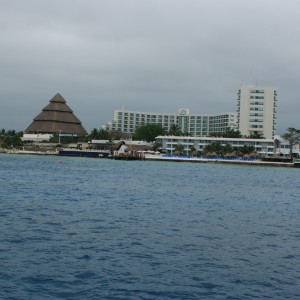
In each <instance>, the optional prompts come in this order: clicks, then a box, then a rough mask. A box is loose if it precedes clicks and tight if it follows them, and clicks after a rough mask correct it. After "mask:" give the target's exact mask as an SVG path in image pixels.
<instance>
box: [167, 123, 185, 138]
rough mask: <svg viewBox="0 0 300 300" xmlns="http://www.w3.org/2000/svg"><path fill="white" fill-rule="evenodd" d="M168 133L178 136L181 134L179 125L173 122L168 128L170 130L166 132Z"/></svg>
mask: <svg viewBox="0 0 300 300" xmlns="http://www.w3.org/2000/svg"><path fill="white" fill-rule="evenodd" d="M168 134H169V135H175V136H179V135H182V132H181V130H180V129H179V126H178V125H177V124H173V125H172V126H171V128H170V131H169V132H168Z"/></svg>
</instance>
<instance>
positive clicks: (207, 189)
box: [0, 154, 300, 300]
mask: <svg viewBox="0 0 300 300" xmlns="http://www.w3.org/2000/svg"><path fill="white" fill-rule="evenodd" d="M299 171H300V169H293V168H279V167H258V166H236V165H219V164H208V163H206V164H202V163H176V162H154V161H153V162H150V161H115V160H108V159H93V158H69V157H56V156H31V155H10V154H0V188H1V190H0V195H1V196H0V205H1V206H0V207H1V209H0V299H22V300H23V299H134V300H135V299H300V217H299V216H300V188H299V184H300V181H299V174H300V173H299Z"/></svg>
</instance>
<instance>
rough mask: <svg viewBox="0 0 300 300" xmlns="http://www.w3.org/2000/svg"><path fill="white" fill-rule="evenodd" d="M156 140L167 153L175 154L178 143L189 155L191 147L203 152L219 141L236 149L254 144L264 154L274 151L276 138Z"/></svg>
mask: <svg viewBox="0 0 300 300" xmlns="http://www.w3.org/2000/svg"><path fill="white" fill-rule="evenodd" d="M156 141H157V142H158V143H160V144H161V149H163V151H164V152H165V153H168V154H173V152H174V151H175V148H176V146H177V145H179V144H181V145H183V147H184V153H185V154H186V155H189V153H190V151H191V150H190V149H191V147H192V146H193V147H195V149H196V150H197V151H199V152H202V151H203V150H204V148H205V146H207V145H210V144H212V143H213V142H218V143H220V145H222V146H225V145H230V146H232V147H233V148H235V149H236V150H238V149H239V148H243V147H244V146H253V147H254V149H255V150H254V151H255V152H257V153H260V154H262V155H272V154H273V153H274V140H272V139H245V138H239V139H237V138H214V137H187V136H158V137H157V138H156Z"/></svg>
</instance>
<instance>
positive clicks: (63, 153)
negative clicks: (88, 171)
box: [58, 149, 111, 158]
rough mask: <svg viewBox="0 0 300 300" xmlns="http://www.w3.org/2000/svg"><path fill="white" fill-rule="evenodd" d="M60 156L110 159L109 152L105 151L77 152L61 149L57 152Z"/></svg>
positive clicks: (75, 150)
mask: <svg viewBox="0 0 300 300" xmlns="http://www.w3.org/2000/svg"><path fill="white" fill-rule="evenodd" d="M58 155H60V156H79V157H94V158H110V157H111V153H110V151H106V150H77V149H61V150H59V151H58Z"/></svg>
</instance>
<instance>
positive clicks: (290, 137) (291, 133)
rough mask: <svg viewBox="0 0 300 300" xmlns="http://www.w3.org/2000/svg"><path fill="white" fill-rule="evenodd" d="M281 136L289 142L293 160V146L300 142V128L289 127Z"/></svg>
mask: <svg viewBox="0 0 300 300" xmlns="http://www.w3.org/2000/svg"><path fill="white" fill-rule="evenodd" d="M282 137H283V138H284V139H285V140H287V141H288V142H289V144H290V157H291V160H293V146H294V145H296V144H297V143H300V129H296V128H294V127H289V128H288V129H287V132H286V133H285V134H284V135H283V136H282Z"/></svg>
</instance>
